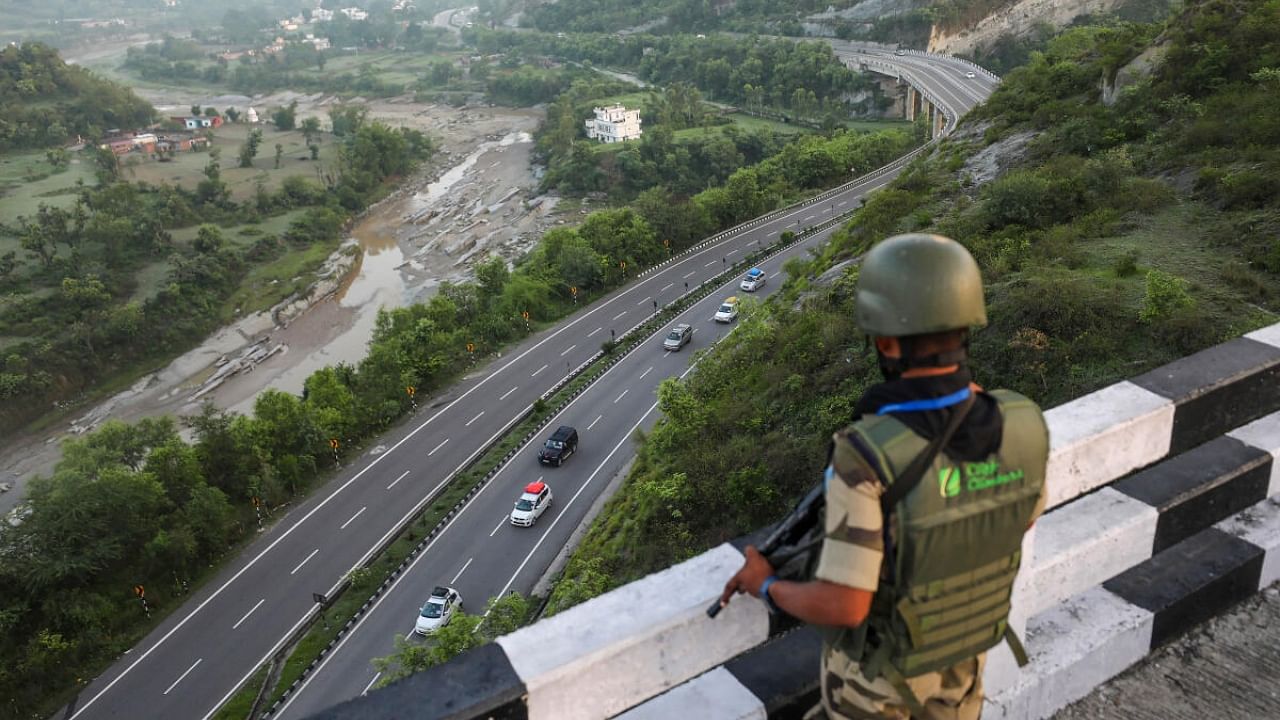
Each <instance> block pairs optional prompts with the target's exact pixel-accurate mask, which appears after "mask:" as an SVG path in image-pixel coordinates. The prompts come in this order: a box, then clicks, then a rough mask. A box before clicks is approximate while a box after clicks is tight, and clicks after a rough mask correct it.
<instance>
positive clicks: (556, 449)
mask: <svg viewBox="0 0 1280 720" xmlns="http://www.w3.org/2000/svg"><path fill="white" fill-rule="evenodd" d="M577 451H578V431H577V430H574V429H573V428H571V427H569V426H568V425H561V426H560V427H558V428H556V431H555V432H553V433H551V437H549V438H547V441H546V442H545V443H543V444H542V450H540V451H539V452H538V462H540V463H542V464H543V465H555V466H556V467H559V466H560V465H561V464H563V463H564V461H565V460H566V459H567V458H568V457H569V456H570V455H572V454H574V453H575V452H577Z"/></svg>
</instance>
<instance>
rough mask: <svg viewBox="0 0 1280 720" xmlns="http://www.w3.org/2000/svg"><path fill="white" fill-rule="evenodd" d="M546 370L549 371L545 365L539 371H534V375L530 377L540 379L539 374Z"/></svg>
mask: <svg viewBox="0 0 1280 720" xmlns="http://www.w3.org/2000/svg"><path fill="white" fill-rule="evenodd" d="M546 369H547V366H546V365H543V366H542V367H540V368H538V369H537V370H534V371H533V374H532V375H530V376H529V377H538V373H540V372H542V371H543V370H546Z"/></svg>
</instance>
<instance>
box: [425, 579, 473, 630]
mask: <svg viewBox="0 0 1280 720" xmlns="http://www.w3.org/2000/svg"><path fill="white" fill-rule="evenodd" d="M461 607H462V596H461V595H459V594H458V591H457V590H454V589H453V588H451V587H445V586H443V585H437V586H436V587H435V589H434V590H432V591H431V597H429V598H427V601H426V602H425V603H423V605H422V609H421V610H419V611H418V620H417V622H415V623H414V624H413V631H414V632H416V633H418V634H419V635H431V634H433V633H435V632H437V631H439V630H440V628H442V627H444V626H445V625H448V624H449V621H450V620H452V619H453V612H454V610H456V609H458V608H461Z"/></svg>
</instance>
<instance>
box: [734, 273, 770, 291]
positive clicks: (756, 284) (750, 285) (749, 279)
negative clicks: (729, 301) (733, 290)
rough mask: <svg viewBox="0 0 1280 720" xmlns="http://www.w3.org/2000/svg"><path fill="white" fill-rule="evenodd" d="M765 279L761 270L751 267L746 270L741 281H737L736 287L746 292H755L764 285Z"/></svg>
mask: <svg viewBox="0 0 1280 720" xmlns="http://www.w3.org/2000/svg"><path fill="white" fill-rule="evenodd" d="M767 279H768V278H766V277H765V274H764V271H763V270H761V269H760V268H751V269H750V270H748V271H747V274H746V277H744V278H742V282H740V283H738V288H739V289H741V290H744V291H746V292H755V291H756V290H759V289H760V288H762V287H764V284H765V281H766V280H767Z"/></svg>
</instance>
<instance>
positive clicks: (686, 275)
mask: <svg viewBox="0 0 1280 720" xmlns="http://www.w3.org/2000/svg"><path fill="white" fill-rule="evenodd" d="M696 272H698V271H697V270H692V271H690V272H687V273H685V276H684V277H683V278H681V279H682V280H688V279H689V278H691V277H693V274H694V273H696Z"/></svg>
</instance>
